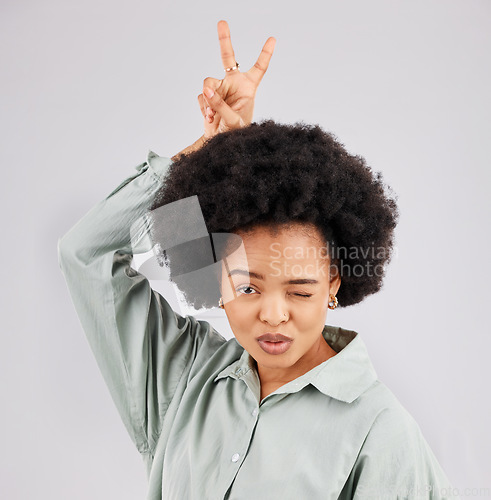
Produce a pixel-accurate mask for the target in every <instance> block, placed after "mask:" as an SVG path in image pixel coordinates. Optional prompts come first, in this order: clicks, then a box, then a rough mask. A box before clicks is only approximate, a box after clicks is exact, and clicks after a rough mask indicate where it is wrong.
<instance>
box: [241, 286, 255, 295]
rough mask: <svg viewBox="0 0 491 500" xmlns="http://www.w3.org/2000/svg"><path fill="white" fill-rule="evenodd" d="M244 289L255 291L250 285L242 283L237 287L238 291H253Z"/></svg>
mask: <svg viewBox="0 0 491 500" xmlns="http://www.w3.org/2000/svg"><path fill="white" fill-rule="evenodd" d="M244 290H252V291H255V290H254V288H252V287H251V286H250V285H242V286H239V287H237V288H236V291H237V292H242V293H243V294H244V295H252V293H245V291H244Z"/></svg>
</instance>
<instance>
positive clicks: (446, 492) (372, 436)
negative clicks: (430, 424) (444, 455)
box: [347, 380, 452, 499]
mask: <svg viewBox="0 0 491 500" xmlns="http://www.w3.org/2000/svg"><path fill="white" fill-rule="evenodd" d="M361 399H362V400H364V402H365V404H369V405H370V404H371V405H372V413H371V414H372V421H371V425H370V427H369V430H368V432H367V434H366V437H365V440H364V441H363V443H362V445H361V447H360V450H359V453H358V456H357V458H356V462H355V464H354V466H353V469H352V471H351V475H350V478H349V481H348V483H347V484H349V485H350V488H353V490H352V491H356V493H357V494H358V495H359V496H356V495H355V496H354V497H353V498H367V495H369V494H376V495H378V497H377V498H380V499H382V498H384V499H385V498H391V499H392V498H413V497H414V496H415V497H416V498H417V496H418V495H423V497H424V495H430V498H434V499H439V498H448V497H450V492H451V489H452V487H451V485H450V483H449V480H448V478H447V476H446V475H445V473H444V471H443V469H442V468H441V466H440V464H439V462H438V460H437V458H436V456H435V455H434V453H433V451H432V450H431V448H430V446H429V444H428V443H427V441H426V439H425V437H424V436H423V433H422V431H421V428H420V426H419V425H418V423H417V422H416V420H415V419H414V417H413V416H412V415H411V414H410V413H409V411H408V410H407V409H406V408H405V407H404V406H403V405H402V404H401V403H400V401H399V400H398V399H397V398H396V396H395V395H394V394H393V393H392V391H391V390H390V389H389V388H388V387H387V386H386V385H385V384H384V383H383V382H381V381H380V380H378V381H377V383H375V384H373V385H372V386H371V387H370V389H369V390H367V391H366V392H365V393H364V394H363V395H362V397H361ZM370 400H371V402H370ZM430 492H431V494H430ZM404 495H409V496H404ZM411 495H413V496H411Z"/></svg>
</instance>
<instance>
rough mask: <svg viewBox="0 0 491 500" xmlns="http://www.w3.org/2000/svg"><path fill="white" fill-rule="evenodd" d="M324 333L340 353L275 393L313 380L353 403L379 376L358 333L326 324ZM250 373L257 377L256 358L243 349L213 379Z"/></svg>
mask: <svg viewBox="0 0 491 500" xmlns="http://www.w3.org/2000/svg"><path fill="white" fill-rule="evenodd" d="M322 335H323V336H324V338H325V339H326V341H327V343H328V344H329V345H330V346H331V347H332V348H333V349H334V350H335V351H336V352H337V353H338V354H336V355H335V356H333V357H332V358H329V359H328V360H327V361H324V362H322V363H321V364H319V365H317V366H315V367H314V368H312V369H311V370H309V371H308V372H307V373H305V374H303V375H301V376H300V377H297V378H296V379H295V380H292V381H291V382H288V383H287V384H285V385H283V386H282V387H280V388H279V389H277V390H276V391H275V394H282V393H293V392H298V391H299V390H301V389H303V388H304V387H305V386H306V385H308V384H312V385H313V386H314V387H316V388H317V389H318V390H319V391H320V392H322V393H323V394H325V395H326V396H330V397H332V398H335V399H337V400H339V401H343V402H346V403H352V402H353V401H354V400H355V399H356V398H358V396H360V395H361V394H362V393H363V392H365V391H366V390H367V389H368V388H369V387H370V386H371V385H372V384H373V383H374V382H375V381H376V380H377V373H376V372H375V369H374V367H373V365H372V363H371V361H370V358H369V356H368V351H367V348H366V345H365V343H364V342H363V340H362V338H361V337H360V334H359V333H357V332H355V331H352V330H346V329H344V328H341V327H338V326H330V325H324V330H323V331H322ZM251 376H253V377H255V378H256V379H258V376H257V372H256V369H255V366H254V360H253V359H252V357H251V355H250V354H249V353H248V352H247V351H246V350H245V349H244V351H243V353H242V355H241V356H240V358H239V359H238V360H237V361H234V362H233V363H232V364H230V365H228V366H227V367H226V368H224V369H223V370H222V371H221V372H220V373H219V374H218V375H217V376H216V377H215V379H214V382H217V381H218V380H220V379H222V378H225V377H230V378H232V379H235V380H239V379H241V378H244V379H246V377H251ZM246 382H247V380H246Z"/></svg>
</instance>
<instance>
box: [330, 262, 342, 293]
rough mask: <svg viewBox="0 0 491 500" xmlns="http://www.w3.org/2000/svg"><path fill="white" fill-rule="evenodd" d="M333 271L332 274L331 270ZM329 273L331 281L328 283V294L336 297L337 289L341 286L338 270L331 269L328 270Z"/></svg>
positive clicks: (335, 268)
mask: <svg viewBox="0 0 491 500" xmlns="http://www.w3.org/2000/svg"><path fill="white" fill-rule="evenodd" d="M333 269H334V272H332V270H333ZM329 270H330V272H331V281H330V283H329V293H332V294H333V295H336V294H337V293H338V290H339V287H340V286H341V276H340V275H339V272H338V268H337V267H333V268H330V269H329Z"/></svg>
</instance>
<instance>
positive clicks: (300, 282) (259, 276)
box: [228, 269, 319, 285]
mask: <svg viewBox="0 0 491 500" xmlns="http://www.w3.org/2000/svg"><path fill="white" fill-rule="evenodd" d="M234 274H241V275H243V276H250V277H251V278H256V279H257V280H262V281H264V276H263V275H262V274H258V273H255V272H254V271H246V270H244V269H232V271H230V272H229V273H228V275H229V276H232V275H234ZM318 283H319V282H318V281H317V280H314V279H310V278H298V279H294V280H287V281H283V283H282V285H316V284H318Z"/></svg>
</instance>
